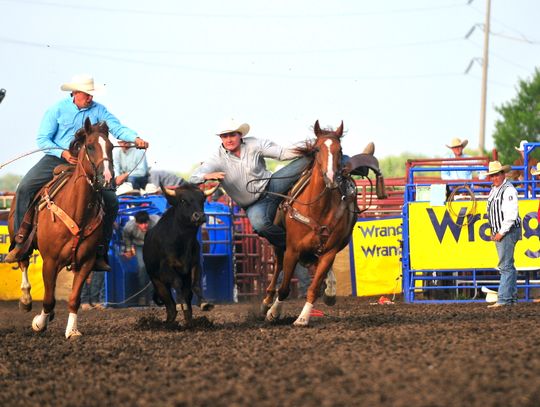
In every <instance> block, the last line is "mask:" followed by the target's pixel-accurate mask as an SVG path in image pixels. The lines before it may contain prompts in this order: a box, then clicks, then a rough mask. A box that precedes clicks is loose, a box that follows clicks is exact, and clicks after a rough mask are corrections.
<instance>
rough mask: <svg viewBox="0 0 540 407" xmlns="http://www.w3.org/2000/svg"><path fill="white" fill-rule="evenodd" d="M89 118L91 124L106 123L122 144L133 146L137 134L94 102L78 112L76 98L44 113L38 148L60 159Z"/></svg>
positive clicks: (60, 103)
mask: <svg viewBox="0 0 540 407" xmlns="http://www.w3.org/2000/svg"><path fill="white" fill-rule="evenodd" d="M87 117H89V118H90V121H91V122H92V124H96V123H97V122H99V121H105V122H107V126H109V131H110V132H111V133H112V134H113V135H114V136H115V137H116V138H118V139H120V140H124V141H130V142H133V141H135V139H136V138H137V133H136V132H135V131H133V130H131V129H129V128H127V127H125V126H123V125H122V124H121V123H120V121H119V120H118V119H117V118H116V117H115V116H114V115H112V114H111V113H109V111H108V110H107V108H106V107H105V106H103V105H101V104H99V103H96V102H94V101H92V104H91V105H90V107H88V108H84V109H80V110H79V108H78V107H77V105H75V103H73V98H71V97H69V98H67V99H63V100H61V101H60V102H58V103H57V104H55V105H54V106H53V107H51V108H50V109H49V110H47V112H45V116H44V117H43V120H42V121H41V125H40V127H39V132H38V135H37V145H38V147H39V148H43V149H45V148H53V149H52V150H47V151H45V154H50V155H54V156H56V157H60V156H61V155H62V150H67V149H69V144H70V143H71V141H72V140H73V137H74V136H75V132H76V131H77V130H79V129H80V128H81V127H83V126H84V121H85V120H86V118H87ZM59 148H60V149H59Z"/></svg>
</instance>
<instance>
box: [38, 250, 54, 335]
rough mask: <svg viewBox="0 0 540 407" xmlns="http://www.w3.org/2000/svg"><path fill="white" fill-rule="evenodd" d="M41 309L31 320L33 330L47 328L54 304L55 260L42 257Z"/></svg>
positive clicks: (51, 317) (52, 314)
mask: <svg viewBox="0 0 540 407" xmlns="http://www.w3.org/2000/svg"><path fill="white" fill-rule="evenodd" d="M41 274H42V275H43V286H44V289H45V290H44V291H45V292H44V294H43V309H42V311H41V314H38V315H36V316H35V317H34V319H33V320H32V329H33V330H34V331H35V332H43V331H45V330H46V329H47V325H48V323H49V322H52V320H53V319H54V306H55V305H56V300H55V298H54V290H55V287H56V277H57V275H58V270H57V269H56V261H55V260H52V259H43V268H42V272H41Z"/></svg>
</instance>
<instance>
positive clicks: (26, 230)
mask: <svg viewBox="0 0 540 407" xmlns="http://www.w3.org/2000/svg"><path fill="white" fill-rule="evenodd" d="M31 229H32V223H30V222H28V221H26V220H23V223H22V224H21V226H20V227H19V230H18V233H17V234H16V235H15V239H13V240H14V243H15V244H14V245H13V247H12V248H11V250H10V251H9V253H8V254H7V255H6V257H4V263H17V262H18V261H19V260H20V257H21V256H22V255H23V248H24V243H25V242H26V239H27V238H28V235H29V234H30V231H31Z"/></svg>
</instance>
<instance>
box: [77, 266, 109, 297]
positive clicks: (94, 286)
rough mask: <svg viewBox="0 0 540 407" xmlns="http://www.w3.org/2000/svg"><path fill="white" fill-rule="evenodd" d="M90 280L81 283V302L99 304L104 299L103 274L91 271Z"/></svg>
mask: <svg viewBox="0 0 540 407" xmlns="http://www.w3.org/2000/svg"><path fill="white" fill-rule="evenodd" d="M90 276H91V281H90V284H88V283H87V282H86V281H85V282H84V284H83V287H82V291H81V304H93V305H95V304H100V303H102V302H104V301H105V284H104V282H105V274H104V273H100V272H97V273H95V272H92V274H90Z"/></svg>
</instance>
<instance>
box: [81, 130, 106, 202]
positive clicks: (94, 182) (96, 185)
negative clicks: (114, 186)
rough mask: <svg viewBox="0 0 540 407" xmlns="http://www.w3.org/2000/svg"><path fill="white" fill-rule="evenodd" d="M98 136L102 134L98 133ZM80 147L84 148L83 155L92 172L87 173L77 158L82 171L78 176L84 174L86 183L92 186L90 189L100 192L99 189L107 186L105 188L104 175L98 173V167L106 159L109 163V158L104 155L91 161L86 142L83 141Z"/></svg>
mask: <svg viewBox="0 0 540 407" xmlns="http://www.w3.org/2000/svg"><path fill="white" fill-rule="evenodd" d="M87 137H88V136H87ZM98 137H99V138H102V137H103V136H101V134H100V135H99V136H98ZM103 138H104V137H103ZM81 149H84V157H85V159H86V160H87V161H88V162H89V163H90V166H91V167H92V174H91V175H89V174H88V172H87V171H86V169H85V168H84V165H83V163H82V160H77V166H78V167H79V168H80V169H81V172H82V175H80V177H82V176H84V177H85V178H86V181H87V182H88V184H89V185H90V186H91V187H92V189H93V190H94V191H95V192H100V191H104V190H107V189H109V188H106V182H105V177H104V176H103V174H100V173H99V171H98V168H99V166H100V165H101V164H102V163H104V162H105V161H108V162H109V163H110V158H109V157H105V156H104V157H103V158H101V159H100V160H99V161H97V162H94V161H92V159H91V158H90V155H89V154H88V143H86V142H85V143H84V144H83V146H82V147H81Z"/></svg>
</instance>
